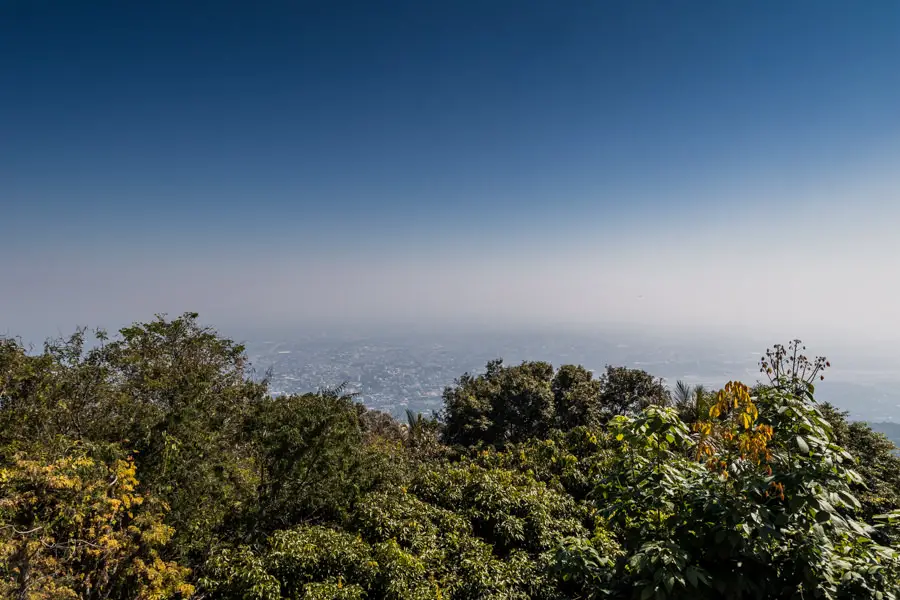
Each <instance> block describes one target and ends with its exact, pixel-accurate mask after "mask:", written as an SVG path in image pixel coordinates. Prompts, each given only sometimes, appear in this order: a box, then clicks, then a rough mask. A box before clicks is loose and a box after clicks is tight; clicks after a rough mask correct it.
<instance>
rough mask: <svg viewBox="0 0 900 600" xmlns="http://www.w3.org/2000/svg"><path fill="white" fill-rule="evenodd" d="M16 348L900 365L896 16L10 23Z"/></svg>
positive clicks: (703, 8)
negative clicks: (803, 358) (467, 334)
mask: <svg viewBox="0 0 900 600" xmlns="http://www.w3.org/2000/svg"><path fill="white" fill-rule="evenodd" d="M0 202H2V213H0V236H2V240H3V244H4V249H3V252H2V255H0V281H2V286H0V329H2V330H4V331H6V332H8V333H13V334H23V335H26V336H42V335H45V334H47V333H55V332H56V331H57V330H61V331H70V330H71V328H72V327H74V326H75V325H77V324H85V325H106V326H110V327H115V326H118V325H120V324H123V323H125V322H128V321H131V320H142V319H145V318H149V317H151V316H152V315H153V313H156V312H169V313H180V312H183V311H185V310H196V311H199V312H200V313H201V315H202V316H203V317H204V318H205V320H206V321H209V322H212V323H214V324H217V325H219V326H220V327H222V328H228V327H231V326H236V325H237V324H240V325H241V326H243V327H245V328H246V327H252V326H255V325H259V326H268V327H271V326H273V325H275V324H283V325H284V326H285V327H303V326H307V325H311V324H318V325H326V326H327V325H328V324H330V323H342V324H345V325H346V324H360V325H367V326H372V325H373V324H374V325H377V324H391V326H394V327H402V326H407V325H408V326H413V325H417V326H420V325H422V324H430V325H432V326H445V325H446V326H453V327H457V326H462V325H465V324H469V325H472V324H476V323H491V324H498V323H502V324H508V325H511V326H516V325H520V324H523V323H531V324H548V325H549V324H555V323H570V324H577V323H585V324H587V323H591V324H609V323H618V324H623V323H625V324H631V325H635V326H639V327H647V328H659V329H661V330H662V329H667V330H671V331H703V332H704V333H710V332H712V333H714V332H716V331H722V332H725V331H728V332H732V333H734V332H743V333H754V334H764V335H772V336H774V337H775V339H776V340H779V339H787V338H789V337H793V336H795V335H800V336H806V337H807V338H808V337H816V336H819V337H822V336H843V338H845V339H852V340H854V341H858V342H860V343H863V342H866V341H868V340H881V341H894V340H900V308H898V304H897V296H898V294H900V241H898V240H900V235H898V233H897V229H898V225H900V3H898V2H895V1H892V0H891V1H879V0H868V1H866V2H848V1H846V0H797V1H792V2H783V1H777V2H775V1H772V2H770V1H745V2H738V1H728V2H720V1H692V2H675V1H658V2H647V1H640V0H627V1H626V0H619V1H615V0H610V1H599V0H597V1H588V0H571V1H559V0H554V1H550V0H547V1H540V2H538V1H529V0H479V1H469V0H452V1H451V0H441V1H423V0H416V1H410V2H407V1H394V0H384V1H381V2H377V1H372V0H366V1H360V2H348V1H341V0H327V1H326V0H318V1H302V0H266V1H257V2H250V1H245V2H236V1H230V0H217V1H211V0H210V1H202V0H192V1H190V2H185V1H183V0H179V1H167V0H152V1H150V0H145V1H143V2H138V1H123V0H114V1H113V0H110V1H103V2H101V1H95V0H80V1H78V2H73V1H70V0H0Z"/></svg>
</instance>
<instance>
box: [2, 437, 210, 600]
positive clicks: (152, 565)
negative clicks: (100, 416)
mask: <svg viewBox="0 0 900 600" xmlns="http://www.w3.org/2000/svg"><path fill="white" fill-rule="evenodd" d="M137 486H138V481H137V478H136V471H135V465H134V462H133V461H132V460H131V459H130V458H128V459H124V460H121V459H117V460H112V461H109V462H105V461H101V460H98V459H97V458H95V457H92V456H91V454H90V453H89V452H87V451H86V450H85V449H84V448H82V447H79V446H75V447H74V448H72V449H70V450H69V451H67V452H65V453H64V454H63V455H62V456H58V457H55V458H48V457H44V456H39V457H33V456H27V455H25V454H18V455H16V456H14V457H12V459H11V460H10V461H7V464H5V465H3V467H2V468H0V597H3V598H17V599H21V600H45V599H46V600H51V599H52V600H57V599H59V600H63V599H66V598H72V599H76V598H83V599H92V598H108V597H117V598H124V597H129V598H135V599H138V600H162V599H165V598H176V597H187V596H190V595H191V594H192V593H193V587H192V586H191V585H189V584H188V583H186V577H187V576H188V574H189V571H188V569H186V568H184V567H182V566H179V565H178V564H176V563H173V562H168V561H166V560H164V559H163V558H162V556H161V554H160V551H161V549H162V548H163V547H164V546H165V545H166V544H167V543H168V542H169V539H170V538H171V537H172V534H173V530H172V528H171V527H168V526H167V525H164V524H163V522H162V516H163V514H162V513H163V510H164V508H165V507H164V506H162V505H160V504H159V503H157V502H154V501H153V499H152V498H147V497H145V496H142V495H141V494H139V493H138V491H137Z"/></svg>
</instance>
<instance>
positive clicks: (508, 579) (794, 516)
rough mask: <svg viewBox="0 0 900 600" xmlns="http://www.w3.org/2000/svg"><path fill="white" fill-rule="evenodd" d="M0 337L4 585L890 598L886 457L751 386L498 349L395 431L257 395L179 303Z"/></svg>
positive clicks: (200, 592)
mask: <svg viewBox="0 0 900 600" xmlns="http://www.w3.org/2000/svg"><path fill="white" fill-rule="evenodd" d="M85 336H86V332H84V331H79V332H77V333H76V334H75V335H73V336H72V337H71V338H70V339H67V340H63V341H58V342H51V343H48V344H47V345H46V346H45V348H44V350H43V352H40V353H34V352H29V351H27V349H26V348H23V347H22V345H21V344H20V343H19V342H18V341H16V340H13V339H5V340H0V597H2V598H11V599H21V600H25V599H27V600H39V599H40V600H43V599H65V598H72V599H75V598H86V599H100V598H104V599H107V598H108V599H143V600H151V599H153V600H157V599H160V600H161V599H166V598H205V599H222V600H237V599H241V600H250V599H257V600H275V599H280V598H292V599H295V598H305V599H310V600H312V599H347V600H350V599H375V598H379V599H380V598H386V599H388V598H389V599H397V600H407V599H408V600H425V599H453V600H457V599H458V600H475V599H518V598H521V599H525V598H535V599H546V600H551V599H564V598H584V599H599V598H610V599H632V598H634V599H638V600H649V599H651V598H652V599H658V600H662V599H700V600H702V599H713V598H715V599H718V598H724V599H760V600H762V599H788V598H792V599H793V598H796V599H810V598H848V599H850V598H853V599H867V598H872V599H894V598H898V596H900V595H898V587H900V556H898V552H897V546H896V544H897V541H898V540H900V529H898V523H900V520H898V516H900V513H898V509H900V459H898V458H897V456H895V454H894V452H893V451H894V446H893V445H892V444H891V443H890V442H889V441H888V440H887V439H886V438H885V437H884V436H882V435H880V434H876V433H874V432H873V431H872V430H871V429H870V428H869V427H867V426H866V425H863V424H859V423H849V422H848V421H847V419H846V415H844V414H842V413H840V412H839V411H837V410H836V409H834V408H833V407H831V406H829V405H819V404H817V403H816V401H815V399H814V392H815V387H814V384H815V383H816V382H817V381H819V379H820V378H821V377H822V376H823V372H824V371H825V369H826V368H827V367H828V366H829V365H828V363H827V361H826V360H825V359H823V358H816V359H808V358H807V357H806V356H805V350H804V348H803V346H802V345H801V344H800V343H799V342H793V343H792V344H789V345H788V346H787V347H783V346H775V347H774V348H773V349H772V350H770V351H769V352H768V353H767V354H766V356H765V358H764V359H763V360H762V361H761V364H760V370H761V373H762V379H763V381H764V383H763V384H757V385H754V386H753V387H748V386H747V385H745V384H743V383H739V382H731V383H729V384H727V385H726V386H725V387H724V388H723V389H721V390H704V389H702V388H690V387H687V386H684V385H680V384H679V385H678V386H676V388H675V389H674V390H669V389H667V388H666V387H665V386H664V385H663V383H662V381H661V380H659V379H657V378H654V377H653V376H651V375H650V374H647V373H645V372H643V371H639V370H633V369H627V368H621V367H608V368H607V369H606V371H605V372H604V373H603V374H602V375H601V376H600V377H599V378H596V377H594V375H593V374H592V373H591V372H589V371H587V370H585V369H584V368H582V367H579V366H574V365H565V366H562V367H560V368H554V367H553V366H551V365H550V364H547V363H544V362H525V363H522V364H518V365H510V366H507V365H504V364H503V363H502V362H500V361H494V362H490V363H489V364H488V365H487V366H486V369H485V372H484V373H483V374H479V375H472V374H463V375H462V376H461V377H460V378H459V379H458V380H457V381H456V382H454V383H453V384H452V385H450V386H449V387H448V388H447V389H446V391H445V393H444V408H443V411H442V412H441V414H439V415H434V416H425V415H414V414H410V415H408V419H407V420H406V422H403V423H399V422H397V421H395V420H394V419H392V418H391V417H390V416H388V415H386V414H384V413H380V412H377V411H369V410H366V409H365V408H364V407H363V406H361V405H360V404H359V403H357V402H355V401H354V399H353V398H352V397H349V396H347V395H345V394H343V393H342V390H341V389H337V390H327V391H323V392H321V393H317V394H303V395H293V396H278V397H272V396H270V395H269V394H268V393H267V387H266V382H265V381H258V380H255V379H254V378H252V377H251V376H250V375H251V373H250V371H249V365H248V364H247V362H246V358H245V355H244V352H243V348H242V347H241V346H240V345H237V344H235V343H234V342H232V341H231V340H228V339H223V338H222V337H220V336H219V335H218V334H217V333H216V332H215V331H213V330H210V329H208V328H204V327H202V326H200V325H199V324H198V322H197V316H196V315H193V314H186V315H184V316H182V317H180V318H177V319H174V320H167V319H165V318H162V317H159V318H157V319H155V320H153V321H152V322H149V323H144V324H136V325H134V326H132V327H128V328H125V329H123V330H121V332H119V334H118V335H117V336H115V337H114V338H107V336H106V335H105V334H103V333H102V332H99V334H98V340H99V343H97V344H93V343H92V344H90V347H88V344H86V339H85Z"/></svg>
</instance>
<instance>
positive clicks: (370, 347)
mask: <svg viewBox="0 0 900 600" xmlns="http://www.w3.org/2000/svg"><path fill="white" fill-rule="evenodd" d="M246 345H247V352H248V355H249V357H250V359H251V361H252V364H253V367H254V369H255V372H256V376H257V377H262V376H263V375H264V374H265V372H266V371H268V370H271V377H270V389H271V391H272V393H274V394H289V393H302V392H307V391H316V390H320V389H327V388H334V387H336V386H338V385H341V384H345V385H346V391H348V392H352V393H355V394H357V397H358V399H359V400H360V401H361V402H362V403H364V404H365V405H366V406H368V407H370V408H376V409H379V410H382V411H385V412H388V413H390V414H392V415H394V416H395V417H402V416H403V415H404V413H405V411H406V410H407V409H409V410H411V411H413V412H416V413H424V414H426V415H430V414H432V413H433V412H437V411H439V410H440V408H441V394H442V392H443V390H444V388H445V387H446V386H448V385H451V384H452V383H453V382H454V381H455V380H456V378H458V377H459V376H460V375H462V374H463V373H466V372H469V373H479V372H482V371H483V370H484V367H485V364H486V363H487V362H488V361H489V360H491V359H495V358H502V359H503V360H504V362H505V363H506V364H515V363H518V362H521V361H523V360H546V361H548V362H550V363H552V364H553V365H554V366H555V367H558V366H560V365H563V364H568V363H574V364H581V365H583V366H585V367H587V368H588V369H592V370H594V371H595V372H596V373H597V374H598V376H599V374H600V372H601V371H603V369H604V368H605V366H606V365H607V364H612V365H617V366H618V365H622V366H628V367H631V368H640V369H644V370H646V371H648V372H650V373H652V374H653V375H656V376H659V377H663V378H664V379H665V380H666V383H667V384H668V385H669V386H672V385H674V383H675V382H676V381H677V380H679V379H680V380H682V381H685V382H686V383H690V384H697V383H702V384H704V385H707V386H710V387H717V386H721V385H722V384H724V383H725V382H726V381H728V380H731V379H739V380H742V381H745V382H748V383H752V382H755V381H757V380H758V378H759V376H760V373H759V368H758V361H759V359H760V356H761V353H762V352H764V351H765V347H762V348H758V347H753V348H751V347H743V346H742V345H740V344H734V345H732V346H731V347H727V348H711V347H709V346H708V345H705V344H697V343H695V344H692V345H690V346H688V345H686V344H683V343H682V344H680V345H679V344H678V343H673V342H669V343H664V342H659V341H653V340H648V339H625V340H621V339H614V340H611V339H605V338H603V337H602V336H596V337H591V336H586V335H584V336H582V335H571V334H562V335H561V334H554V335H548V334H534V335H526V334H521V335H483V336H479V335H456V336H454V335H442V336H437V335H430V336H425V335H419V336H408V337H393V338H391V337H358V338H354V337H351V336H343V337H325V336H320V337H306V338H299V339H296V340H294V341H287V340H277V339H270V340H259V341H251V342H247V343H246ZM897 382H900V371H891V370H884V369H883V370H882V371H880V372H878V373H877V374H873V372H872V370H871V369H870V370H868V371H866V370H863V369H862V368H861V367H859V366H855V367H854V365H847V364H841V363H837V364H836V368H834V369H832V370H831V371H829V372H828V373H827V374H826V381H825V382H823V383H822V384H821V385H820V386H819V389H818V391H817V397H818V399H819V400H821V401H828V402H831V403H833V404H835V405H836V406H838V407H840V408H842V409H844V410H847V411H849V412H850V416H851V418H853V419H856V420H864V421H869V422H882V421H887V422H898V423H900V393H898V392H897V391H896V390H897V389H898V386H897V385H896V384H897Z"/></svg>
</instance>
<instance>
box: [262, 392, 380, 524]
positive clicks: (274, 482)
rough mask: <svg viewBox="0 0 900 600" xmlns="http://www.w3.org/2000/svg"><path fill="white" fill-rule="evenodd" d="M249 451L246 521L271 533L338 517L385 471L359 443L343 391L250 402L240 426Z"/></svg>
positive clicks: (353, 410)
mask: <svg viewBox="0 0 900 600" xmlns="http://www.w3.org/2000/svg"><path fill="white" fill-rule="evenodd" d="M244 430H245V435H246V437H247V439H249V440H251V446H252V448H253V451H254V454H255V456H256V459H257V460H256V462H257V465H258V466H257V468H258V471H259V486H258V495H257V499H256V504H255V508H254V510H253V511H252V512H251V514H250V515H249V516H250V525H251V526H252V527H253V528H254V529H255V530H258V531H262V532H271V531H274V530H276V529H282V528H285V527H289V526H290V525H291V524H293V523H297V522H301V521H303V520H316V521H335V520H337V521H339V520H340V519H342V518H343V517H344V516H345V515H346V513H347V510H348V508H349V506H350V505H352V503H353V502H354V501H355V499H356V498H357V497H358V496H359V495H360V493H362V492H363V491H365V490H366V489H368V488H369V487H371V486H372V485H374V484H375V482H377V480H378V478H379V477H381V476H382V475H384V472H385V471H384V469H383V468H382V467H383V466H384V465H382V464H381V463H382V462H383V461H379V458H380V455H379V454H378V453H377V452H374V451H372V450H371V449H370V448H369V447H368V446H365V445H364V444H363V436H364V432H363V429H362V426H361V422H360V416H359V411H358V409H357V405H356V404H355V403H354V402H353V401H352V399H351V398H350V397H348V396H339V395H336V394H305V395H301V396H279V397H277V398H271V399H268V400H265V401H263V402H259V403H257V404H256V405H255V406H254V407H253V410H252V412H251V413H250V415H249V416H248V418H247V421H246V424H245V426H244Z"/></svg>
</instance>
